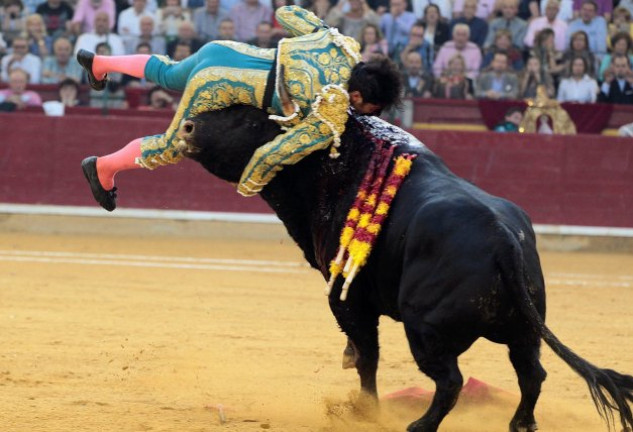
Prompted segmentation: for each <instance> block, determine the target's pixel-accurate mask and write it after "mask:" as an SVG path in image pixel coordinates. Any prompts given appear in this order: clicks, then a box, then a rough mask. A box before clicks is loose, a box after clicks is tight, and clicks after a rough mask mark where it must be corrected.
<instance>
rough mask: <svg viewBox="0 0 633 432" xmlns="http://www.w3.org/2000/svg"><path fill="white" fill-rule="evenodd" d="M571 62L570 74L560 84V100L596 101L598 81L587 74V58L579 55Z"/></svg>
mask: <svg viewBox="0 0 633 432" xmlns="http://www.w3.org/2000/svg"><path fill="white" fill-rule="evenodd" d="M570 64H571V67H570V70H569V71H568V75H569V76H568V77H567V78H564V79H563V80H562V81H561V82H560V85H559V86H558V97H557V99H558V101H559V102H579V103H594V102H595V101H596V99H597V97H598V83H597V82H596V80H595V79H593V78H591V77H590V76H589V75H588V74H587V68H588V65H587V59H585V58H584V57H582V56H577V57H574V58H573V59H572V60H571V63H570Z"/></svg>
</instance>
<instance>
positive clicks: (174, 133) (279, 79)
mask: <svg viewBox="0 0 633 432" xmlns="http://www.w3.org/2000/svg"><path fill="white" fill-rule="evenodd" d="M275 15H276V18H277V20H278V22H279V23H280V24H281V25H282V26H283V27H284V29H285V30H286V31H287V32H288V33H289V35H290V36H289V37H287V38H284V39H282V40H280V41H279V43H278V46H277V48H275V49H262V48H256V47H253V46H251V45H248V44H244V43H239V42H234V41H213V42H209V43H207V44H206V45H205V46H203V47H202V48H201V49H200V50H199V51H198V52H196V53H195V54H193V55H192V56H190V57H188V58H186V59H185V60H183V61H181V62H173V61H171V60H170V59H169V58H168V57H166V56H161V55H127V56H100V55H95V54H93V53H90V52H88V51H85V50H80V51H79V52H78V54H77V60H78V61H79V63H80V64H81V65H82V67H83V68H84V69H85V70H86V72H87V74H88V80H89V83H90V85H91V87H92V88H94V89H96V90H103V89H104V88H105V85H106V81H107V74H108V73H109V72H119V73H125V74H128V75H132V76H135V77H138V78H146V79H148V80H150V81H153V82H155V83H157V84H158V85H160V86H161V87H164V88H167V89H170V90H176V91H182V92H183V95H182V98H181V100H180V103H179V105H178V108H177V110H176V113H175V115H174V117H173V119H172V121H171V123H170V125H169V127H168V128H167V131H166V132H165V133H163V134H160V135H154V136H146V137H144V138H137V139H135V140H133V141H131V142H130V143H128V144H127V145H126V146H125V147H123V148H122V149H120V150H118V151H117V152H114V153H112V154H109V155H106V156H101V157H96V156H91V157H88V158H86V159H84V160H83V162H82V168H83V171H84V174H85V176H86V179H87V180H88V182H89V183H90V187H91V191H92V193H93V195H94V197H95V199H96V200H97V202H99V204H101V206H102V207H103V208H105V209H106V210H108V211H112V210H114V209H115V208H116V188H115V187H114V176H115V174H116V173H117V172H119V171H123V170H127V169H133V168H141V167H144V168H148V169H154V168H156V167H158V166H162V165H167V164H175V163H177V162H179V161H180V160H181V159H182V157H183V154H182V149H183V146H182V143H181V136H182V133H183V132H181V129H182V128H183V124H184V123H185V120H186V119H187V118H189V117H192V116H195V115H197V114H200V113H202V112H206V111H211V110H219V109H222V108H226V107H228V106H231V105H236V104H246V105H252V106H255V107H257V108H261V109H265V110H267V112H268V113H269V114H270V118H271V119H272V120H274V121H276V122H278V123H279V124H280V125H281V126H282V127H283V128H284V129H286V133H284V134H281V135H278V136H277V137H276V138H275V139H274V140H273V141H271V142H269V143H267V144H265V145H263V146H262V147H260V148H259V149H257V151H256V152H255V154H254V155H253V156H252V158H251V160H250V161H249V163H248V165H247V167H246V169H245V170H244V171H243V173H242V177H241V180H240V182H239V184H238V188H237V190H238V192H239V193H240V194H242V195H244V196H252V195H255V194H257V193H258V192H259V191H261V190H262V188H263V187H264V186H265V185H267V184H268V183H269V182H270V181H271V180H272V179H273V178H274V176H275V174H276V173H277V172H278V171H280V170H281V169H282V168H283V166H284V165H292V164H295V163H297V162H298V161H300V160H301V159H303V158H304V157H306V156H307V155H309V154H311V153H313V152H314V151H317V150H324V149H327V148H328V147H329V148H330V156H331V157H336V156H337V155H338V152H337V147H338V146H339V145H340V139H339V138H340V136H341V134H342V133H343V131H344V129H345V123H346V121H347V116H348V109H350V107H351V108H352V109H354V110H356V111H357V112H358V113H360V114H376V113H379V112H380V111H381V110H382V109H384V108H388V107H390V106H392V105H394V104H396V103H397V101H398V99H399V96H400V81H399V73H398V70H397V68H396V67H395V65H394V64H393V63H392V62H391V61H390V60H388V59H386V58H375V59H373V60H370V61H368V62H360V54H359V45H358V43H357V42H356V41H355V40H354V39H352V38H350V37H347V36H344V35H342V34H340V33H339V32H338V30H337V29H335V28H329V27H327V26H326V25H324V24H323V23H322V21H321V20H319V19H318V18H317V17H316V15H314V14H313V13H311V12H309V11H307V10H305V9H302V8H300V7H297V6H286V7H282V8H279V9H278V10H277V11H276V14H275Z"/></svg>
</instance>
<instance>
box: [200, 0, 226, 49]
mask: <svg viewBox="0 0 633 432" xmlns="http://www.w3.org/2000/svg"><path fill="white" fill-rule="evenodd" d="M204 4H205V6H204V7H201V8H198V9H196V10H195V11H194V12H193V23H194V25H195V27H196V32H198V35H199V36H200V38H201V39H203V40H204V41H205V42H208V41H210V40H214V39H217V38H218V27H219V26H220V23H221V22H222V20H223V19H225V18H228V17H229V14H228V13H227V12H225V11H223V10H222V9H220V0H206V1H205V3H204Z"/></svg>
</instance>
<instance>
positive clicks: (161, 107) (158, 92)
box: [139, 86, 176, 111]
mask: <svg viewBox="0 0 633 432" xmlns="http://www.w3.org/2000/svg"><path fill="white" fill-rule="evenodd" d="M147 101H148V104H147V105H144V106H143V105H141V106H139V109H140V110H149V111H165V110H167V111H175V110H176V102H175V101H174V98H173V97H172V96H171V95H170V94H169V93H167V92H166V91H165V90H163V89H162V88H160V87H159V86H154V87H152V88H151V89H150V91H149V93H148V94H147Z"/></svg>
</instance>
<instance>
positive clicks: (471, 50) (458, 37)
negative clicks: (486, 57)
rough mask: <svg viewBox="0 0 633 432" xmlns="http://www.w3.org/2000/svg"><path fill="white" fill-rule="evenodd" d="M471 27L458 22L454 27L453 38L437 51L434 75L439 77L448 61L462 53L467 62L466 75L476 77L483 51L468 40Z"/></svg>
mask: <svg viewBox="0 0 633 432" xmlns="http://www.w3.org/2000/svg"><path fill="white" fill-rule="evenodd" d="M469 34H470V29H469V28H468V26H467V25H466V24H457V25H456V26H455V27H453V40H451V41H448V42H446V43H445V44H444V45H442V48H440V51H439V52H438V53H437V58H436V59H435V62H434V63H433V75H434V76H435V77H439V76H441V75H442V74H443V72H444V69H446V68H447V67H448V62H449V60H450V59H452V58H453V57H454V56H455V54H461V56H462V57H463V59H464V61H465V64H466V75H467V76H468V78H471V79H473V78H475V77H476V76H477V74H478V73H479V67H480V66H481V51H480V50H479V47H478V46H477V45H475V44H474V43H472V42H470V41H469V40H468V37H469Z"/></svg>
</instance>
